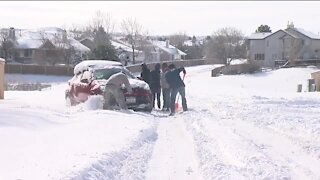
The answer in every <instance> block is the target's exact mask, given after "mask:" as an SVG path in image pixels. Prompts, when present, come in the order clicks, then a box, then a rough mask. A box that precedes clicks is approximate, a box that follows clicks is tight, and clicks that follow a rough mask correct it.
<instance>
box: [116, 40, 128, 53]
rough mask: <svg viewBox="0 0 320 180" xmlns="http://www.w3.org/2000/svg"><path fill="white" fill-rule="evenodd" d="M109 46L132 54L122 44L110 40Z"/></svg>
mask: <svg viewBox="0 0 320 180" xmlns="http://www.w3.org/2000/svg"><path fill="white" fill-rule="evenodd" d="M111 45H112V46H114V47H115V48H116V49H120V48H121V49H123V50H125V51H128V52H132V48H131V47H129V46H127V45H124V44H122V43H119V42H116V41H113V40H111Z"/></svg>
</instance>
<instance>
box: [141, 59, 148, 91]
mask: <svg viewBox="0 0 320 180" xmlns="http://www.w3.org/2000/svg"><path fill="white" fill-rule="evenodd" d="M141 68H142V72H141V75H140V77H141V79H142V80H144V81H145V82H146V83H148V84H149V86H150V70H149V68H148V66H147V65H146V64H145V63H143V64H141Z"/></svg>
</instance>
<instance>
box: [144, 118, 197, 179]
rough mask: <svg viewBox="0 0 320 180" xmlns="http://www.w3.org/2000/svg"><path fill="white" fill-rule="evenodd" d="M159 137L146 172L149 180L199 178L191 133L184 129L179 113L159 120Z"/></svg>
mask: <svg viewBox="0 0 320 180" xmlns="http://www.w3.org/2000/svg"><path fill="white" fill-rule="evenodd" d="M159 122H160V123H159V127H158V135H159V138H158V140H157V142H156V144H155V147H154V152H153V155H152V159H151V160H150V163H149V168H148V171H147V173H146V179H150V180H157V179H159V180H170V179H183V180H188V179H189V180H194V179H197V180H201V179H203V178H202V174H201V172H200V171H199V168H198V157H197V154H196V153H195V151H194V147H195V145H194V141H193V137H192V134H190V132H188V131H186V129H185V124H184V121H183V119H181V118H180V115H177V116H174V117H168V118H163V119H161V120H160V121H159Z"/></svg>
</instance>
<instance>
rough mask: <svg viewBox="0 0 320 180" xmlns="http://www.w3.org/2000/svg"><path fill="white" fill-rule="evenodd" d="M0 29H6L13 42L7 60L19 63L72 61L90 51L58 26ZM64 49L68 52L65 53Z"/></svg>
mask: <svg viewBox="0 0 320 180" xmlns="http://www.w3.org/2000/svg"><path fill="white" fill-rule="evenodd" d="M2 31H8V32H9V37H10V39H11V40H12V41H13V42H14V47H13V48H14V53H13V54H11V56H10V59H9V60H11V61H15V62H19V63H36V64H56V63H72V61H73V60H74V59H85V58H86V54H87V53H88V52H90V49H89V48H87V47H85V46H84V45H82V44H81V43H80V42H78V41H77V40H75V39H73V38H70V37H67V33H66V31H65V30H62V29H60V28H41V29H37V30H27V29H14V28H10V29H2ZM66 51H70V52H68V54H67V52H66ZM71 51H72V52H71ZM67 55H68V57H67ZM67 61H68V62H67Z"/></svg>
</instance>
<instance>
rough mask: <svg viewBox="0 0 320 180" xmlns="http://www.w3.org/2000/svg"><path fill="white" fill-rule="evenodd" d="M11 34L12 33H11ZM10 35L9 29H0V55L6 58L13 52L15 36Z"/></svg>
mask: <svg viewBox="0 0 320 180" xmlns="http://www.w3.org/2000/svg"><path fill="white" fill-rule="evenodd" d="M11 36H12V35H11ZM11 36H10V30H8V29H1V30H0V55H1V56H2V57H3V58H4V59H8V58H9V57H10V56H12V55H13V54H14V47H15V44H16V43H15V37H11Z"/></svg>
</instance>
